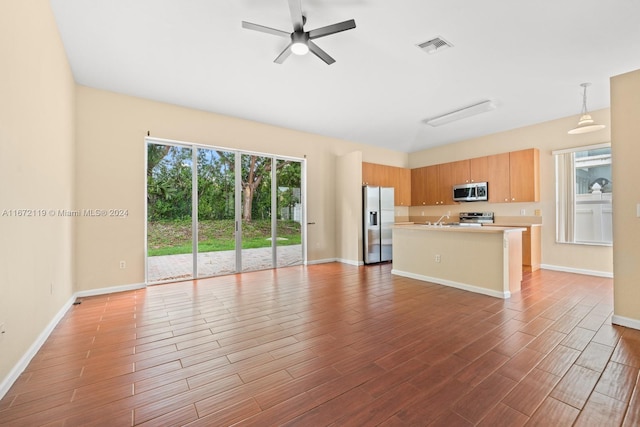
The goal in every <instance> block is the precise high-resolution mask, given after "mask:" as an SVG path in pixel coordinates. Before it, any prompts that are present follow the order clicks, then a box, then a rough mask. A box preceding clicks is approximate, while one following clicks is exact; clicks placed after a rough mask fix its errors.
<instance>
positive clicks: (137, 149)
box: [76, 87, 407, 291]
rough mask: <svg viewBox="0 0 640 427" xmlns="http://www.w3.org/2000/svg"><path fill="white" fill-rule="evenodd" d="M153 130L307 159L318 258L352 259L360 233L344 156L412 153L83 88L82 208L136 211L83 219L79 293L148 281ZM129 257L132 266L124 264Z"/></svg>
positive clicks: (311, 256)
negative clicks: (342, 211)
mask: <svg viewBox="0 0 640 427" xmlns="http://www.w3.org/2000/svg"><path fill="white" fill-rule="evenodd" d="M147 131H149V132H150V133H151V136H152V137H156V138H164V139H172V140H179V141H185V142H195V143H199V144H205V145H214V146H222V147H229V148H238V149H243V150H250V151H258V152H263V153H272V154H277V155H283V156H292V157H299V158H302V157H304V156H306V157H307V200H308V206H307V220H308V222H315V225H310V226H309V227H308V260H309V261H310V262H317V261H322V260H334V259H336V258H339V257H342V256H345V257H349V258H350V257H351V256H352V255H350V254H352V253H353V248H352V247H350V245H353V243H352V242H347V241H346V240H345V239H349V238H350V237H351V236H353V235H354V233H356V235H357V230H355V231H354V230H352V229H350V228H349V229H348V230H345V229H344V228H340V229H338V226H337V220H336V217H337V215H336V212H337V210H336V209H337V208H336V198H337V197H336V189H337V188H338V186H340V185H341V183H339V182H337V180H336V172H337V171H336V164H337V158H339V157H340V156H343V155H345V154H348V153H352V152H354V151H362V159H363V160H364V161H373V160H379V159H383V158H384V159H388V160H389V162H391V163H393V164H398V165H402V164H404V163H406V158H407V155H406V154H405V153H398V152H394V151H391V150H386V149H381V148H375V147H371V146H365V145H362V144H356V143H352V142H348V141H342V140H337V139H334V138H328V137H323V136H318V135H312V134H308V133H303V132H298V131H293V130H289V129H284V128H278V127H275V126H269V125H265V124H260V123H255V122H250V121H247V120H242V119H237V118H232V117H227V116H222V115H219V114H213V113H206V112H202V111H196V110H191V109H187V108H181V107H177V106H174V105H168V104H163V103H159V102H154V101H149V100H144V99H139V98H133V97H129V96H124V95H119V94H115V93H111V92H105V91H101V90H97V89H92V88H88V87H78V88H77V171H78V172H77V181H76V188H77V192H76V198H77V204H78V207H79V208H85V209H110V208H117V209H128V210H129V216H128V217H127V218H115V219H109V218H78V221H77V228H78V230H77V252H76V260H77V266H78V268H77V283H78V287H77V290H79V291H87V290H92V289H100V288H104V287H112V286H118V285H132V284H137V283H142V282H144V256H145V247H144V224H145V212H144V198H145V188H144V178H145V174H144V166H143V165H144V162H145V155H146V151H145V146H144V138H145V136H146V134H147ZM357 183H358V184H359V183H360V178H358V181H357ZM354 224H355V223H354ZM358 224H359V223H358ZM347 227H351V226H347ZM344 248H347V249H344ZM345 251H346V252H345ZM343 252H345V253H346V254H343ZM345 259H346V258H345ZM121 260H122V261H126V263H127V268H126V269H120V268H119V261H121ZM351 261H357V259H353V260H351Z"/></svg>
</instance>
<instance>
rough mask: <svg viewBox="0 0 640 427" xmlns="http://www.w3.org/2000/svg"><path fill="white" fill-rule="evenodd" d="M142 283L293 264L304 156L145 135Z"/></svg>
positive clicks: (298, 251)
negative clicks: (222, 146) (145, 214)
mask: <svg viewBox="0 0 640 427" xmlns="http://www.w3.org/2000/svg"><path fill="white" fill-rule="evenodd" d="M146 148H147V168H146V178H147V179H146V202H147V222H146V224H147V227H146V229H147V233H146V248H147V256H146V264H147V268H146V275H147V283H148V284H156V283H166V282H171V281H178V280H190V279H194V278H204V277H211V276H217V275H223V274H233V273H238V272H246V271H253V270H263V269H269V268H278V267H285V266H291V265H299V264H303V263H304V262H305V260H304V254H305V251H304V244H305V239H304V235H305V224H306V222H305V209H304V203H303V201H304V188H305V186H304V177H305V160H304V159H295V158H285V157H280V156H274V155H268V154H261V153H250V152H243V151H238V150H229V149H223V148H217V147H209V146H202V145H197V144H188V143H182V142H176V141H167V140H159V139H155V138H147V139H146Z"/></svg>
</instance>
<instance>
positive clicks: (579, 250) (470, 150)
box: [409, 105, 620, 274]
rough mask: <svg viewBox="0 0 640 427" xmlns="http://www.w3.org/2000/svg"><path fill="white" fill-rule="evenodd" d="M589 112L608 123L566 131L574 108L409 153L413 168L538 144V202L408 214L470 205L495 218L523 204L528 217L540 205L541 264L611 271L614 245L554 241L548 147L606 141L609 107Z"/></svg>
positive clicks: (551, 164)
mask: <svg viewBox="0 0 640 427" xmlns="http://www.w3.org/2000/svg"><path fill="white" fill-rule="evenodd" d="M578 107H579V105H577V106H576V108H578ZM592 116H593V118H594V119H595V120H596V122H598V123H603V124H606V125H607V128H606V129H604V130H601V131H597V132H593V133H588V134H584V135H569V134H567V131H568V130H569V129H571V128H573V127H574V126H575V125H576V124H577V118H578V117H577V114H576V116H572V117H566V118H562V119H558V120H552V121H549V122H544V123H539V124H537V125H533V126H527V127H523V128H518V129H514V130H510V131H507V132H501V133H497V134H493V135H488V136H484V137H481V138H474V139H470V140H466V141H462V142H458V143H455V144H449V145H443V146H439V147H435V148H432V149H429V150H424V151H420V152H416V153H411V154H410V155H409V167H411V168H415V167H420V166H428V165H433V164H438V163H445V162H451V161H455V160H463V159H467V158H473V157H481V156H486V155H490V154H498V153H504V152H508V151H517V150H523V149H526V148H538V149H539V150H540V186H541V188H540V202H538V203H484V202H474V203H462V204H459V205H454V206H444V207H436V206H433V207H426V208H425V207H412V208H411V209H410V215H411V216H412V217H415V216H421V215H422V213H423V212H424V214H425V215H426V216H440V215H442V214H443V213H445V212H446V211H447V210H450V211H451V213H452V214H453V215H457V213H458V212H461V211H468V210H473V211H493V212H495V215H496V218H499V217H516V216H520V211H521V209H524V210H525V215H526V216H528V217H532V216H533V215H534V214H535V210H536V209H540V211H541V214H542V224H543V226H542V263H543V264H545V265H547V266H550V267H551V266H553V267H561V268H565V269H575V270H579V271H583V272H587V271H588V272H590V273H595V274H600V273H602V274H611V273H612V272H613V249H612V248H611V247H610V246H587V245H571V244H558V243H556V242H555V174H554V159H553V155H552V154H551V152H552V151H553V150H559V149H563V148H569V147H579V146H583V145H590V144H596V143H599V142H609V141H610V140H611V136H610V130H611V126H609V123H610V118H609V109H604V110H599V111H595V112H592ZM614 143H615V142H614ZM616 160H617V159H616ZM614 167H615V166H614ZM489 191H491V189H489ZM618 191H619V187H617V186H616V193H617V194H620V193H618ZM528 219H529V220H531V221H532V222H537V221H539V218H528Z"/></svg>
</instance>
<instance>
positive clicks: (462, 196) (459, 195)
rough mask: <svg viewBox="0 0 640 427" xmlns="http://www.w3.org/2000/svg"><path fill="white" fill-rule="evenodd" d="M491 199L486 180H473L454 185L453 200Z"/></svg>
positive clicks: (475, 200)
mask: <svg viewBox="0 0 640 427" xmlns="http://www.w3.org/2000/svg"><path fill="white" fill-rule="evenodd" d="M488 199H489V189H488V185H487V183H486V182H471V183H469V184H458V185H454V186H453V200H454V201H456V202H478V201H483V200H488Z"/></svg>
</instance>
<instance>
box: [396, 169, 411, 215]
mask: <svg viewBox="0 0 640 427" xmlns="http://www.w3.org/2000/svg"><path fill="white" fill-rule="evenodd" d="M395 169H396V183H397V184H396V185H394V186H393V188H395V199H396V206H411V170H410V169H407V168H395Z"/></svg>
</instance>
